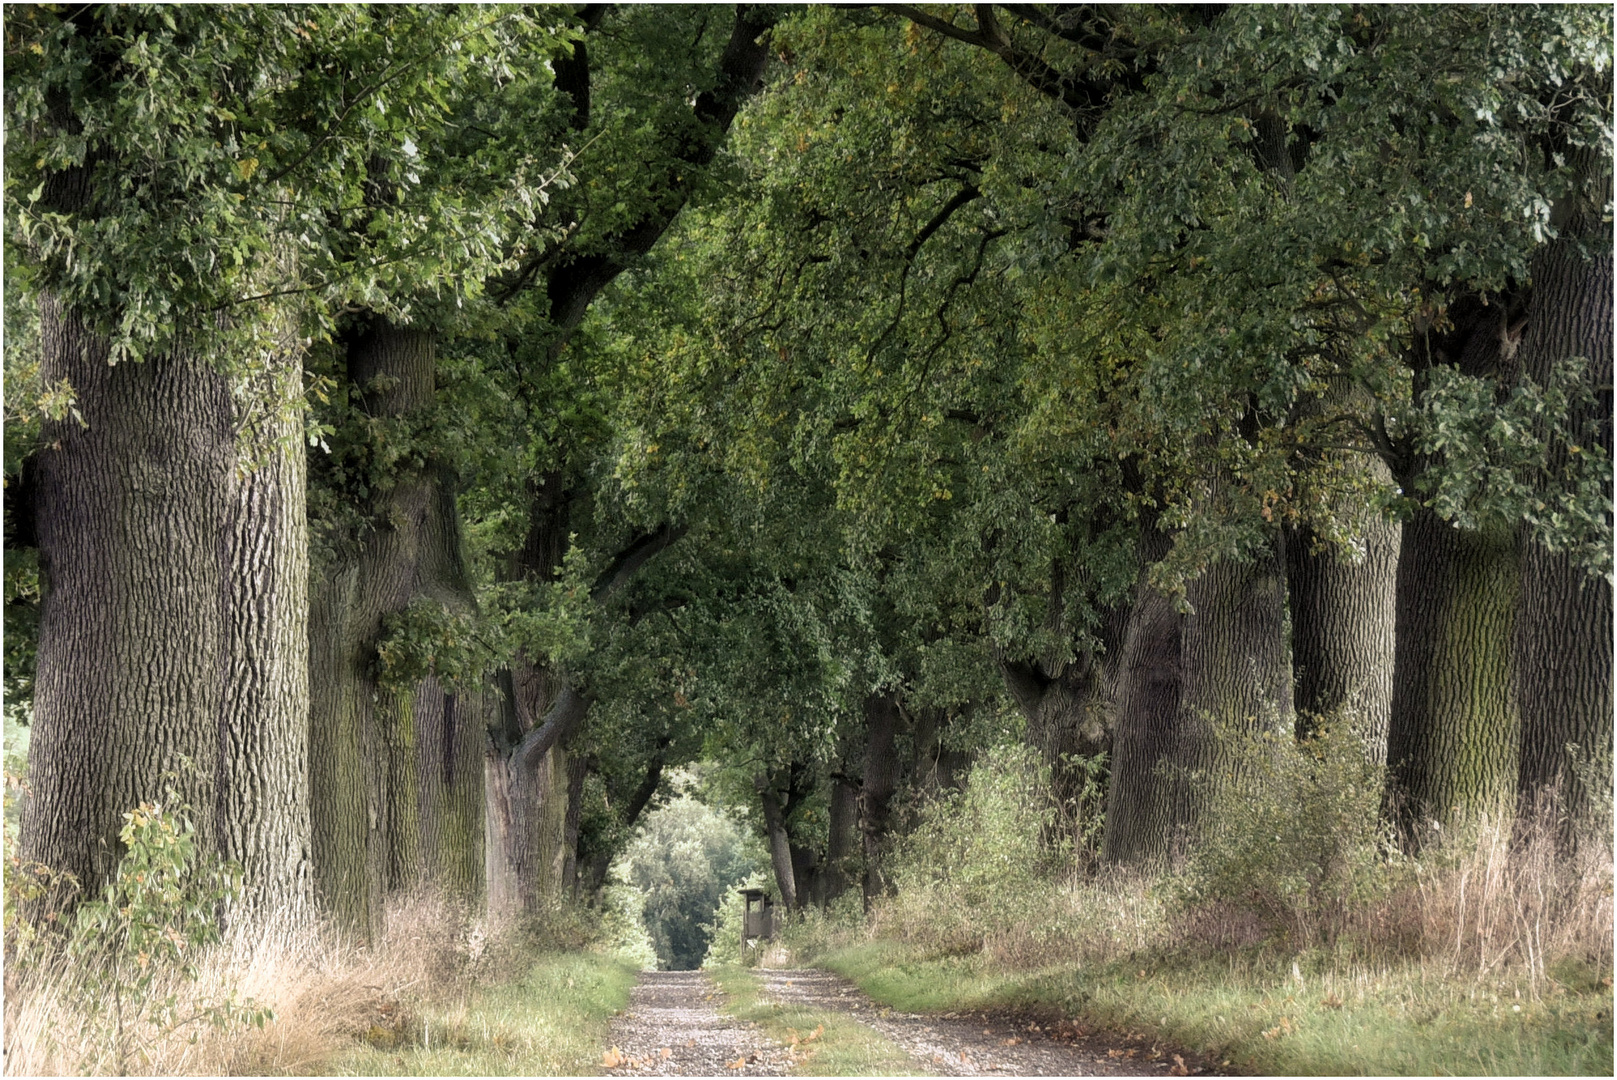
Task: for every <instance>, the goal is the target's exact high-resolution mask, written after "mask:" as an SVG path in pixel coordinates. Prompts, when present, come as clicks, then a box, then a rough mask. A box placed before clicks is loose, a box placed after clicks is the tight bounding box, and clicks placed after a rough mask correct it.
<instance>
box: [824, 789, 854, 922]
mask: <svg viewBox="0 0 1617 1080" xmlns="http://www.w3.org/2000/svg"><path fill="white" fill-rule="evenodd" d="M830 803H831V805H830V807H829V817H830V827H829V834H828V836H827V839H826V847H825V872H824V873H823V874H821V875H820V880H821V882H822V883H823V890H822V892H823V895H822V896H821V897H820V898H819V902H820V904H821V906H822V907H823V906H825V905H827V904H829V903H831V902H832V901H834V900H836V899H837V898H838V897H839V896H841V895H842V894H843V893H844V892H846V891H847V890H848V885H849V883H850V882H852V880H853V879H854V877H855V876H856V874H855V872H854V868H855V866H856V865H857V862H858V858H859V788H858V787H857V786H856V785H854V784H853V783H852V782H850V781H849V780H848V779H847V778H846V777H844V776H840V775H839V776H833V777H832V778H831V793H830Z"/></svg>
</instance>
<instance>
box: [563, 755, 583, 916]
mask: <svg viewBox="0 0 1617 1080" xmlns="http://www.w3.org/2000/svg"><path fill="white" fill-rule="evenodd" d="M588 774H589V758H588V757H586V756H585V755H583V754H571V755H569V758H568V762H567V813H566V815H565V817H564V819H563V821H562V850H563V857H564V861H563V864H562V872H561V888H562V892H563V893H565V894H566V895H567V896H569V897H571V898H572V899H574V900H577V899H578V830H579V825H580V823H581V821H582V819H583V816H584V779H585V777H586V776H587V775H588Z"/></svg>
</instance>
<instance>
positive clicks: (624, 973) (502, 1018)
mask: <svg viewBox="0 0 1617 1080" xmlns="http://www.w3.org/2000/svg"><path fill="white" fill-rule="evenodd" d="M636 974H637V973H636V972H635V971H634V970H633V969H632V968H631V967H630V966H629V965H627V964H624V963H622V962H620V961H618V960H615V959H612V958H609V957H606V956H601V955H599V954H595V953H576V952H575V953H554V954H550V955H546V956H542V957H540V958H539V959H538V960H537V961H536V962H535V963H534V965H533V967H532V968H530V969H529V971H528V973H527V974H526V975H525V976H523V977H522V978H521V979H519V980H517V981H515V982H512V983H506V984H503V985H496V986H487V987H479V988H477V989H474V990H471V991H468V992H467V993H466V995H465V996H464V997H463V998H460V999H457V1000H454V1001H435V1002H426V1003H420V1004H416V1005H414V1006H413V1008H412V1010H411V1012H410V1014H409V1016H408V1017H407V1018H406V1019H405V1021H404V1023H403V1024H402V1025H401V1026H400V1028H399V1030H398V1032H397V1034H396V1036H393V1035H390V1034H389V1033H386V1032H381V1031H377V1032H375V1033H373V1037H372V1039H371V1040H370V1041H371V1042H372V1043H373V1044H374V1045H366V1046H362V1047H356V1048H355V1049H354V1050H353V1051H352V1052H350V1053H348V1054H345V1055H344V1056H343V1057H341V1058H340V1059H338V1060H337V1061H335V1062H333V1063H332V1066H331V1068H330V1075H335V1076H577V1075H582V1074H595V1073H599V1072H601V1071H602V1069H601V1050H602V1047H603V1046H605V1045H606V1037H607V1026H608V1023H609V1022H610V1020H611V1017H612V1016H613V1014H614V1013H617V1012H618V1011H620V1010H622V1009H623V1008H625V1007H626V1006H627V1005H628V1003H629V990H630V989H631V988H632V987H633V986H634V982H635V977H636ZM389 1044H392V1045H389Z"/></svg>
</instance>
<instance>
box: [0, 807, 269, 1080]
mask: <svg viewBox="0 0 1617 1080" xmlns="http://www.w3.org/2000/svg"><path fill="white" fill-rule="evenodd" d="M165 796H166V798H165V801H164V803H162V804H153V803H142V804H141V805H140V806H138V807H136V808H135V809H133V810H131V811H129V812H128V813H126V814H125V815H124V824H123V828H122V829H121V830H120V832H119V840H120V841H121V842H122V844H123V847H124V856H123V858H122V859H121V860H120V862H119V864H118V867H117V870H116V871H115V872H114V874H113V878H112V880H111V881H109V882H108V883H107V885H106V887H105V889H104V891H103V893H102V895H101V896H100V897H99V898H96V899H91V900H83V901H81V902H80V903H79V904H78V906H77V908H76V910H75V911H74V917H73V918H72V919H71V920H64V919H59V918H58V916H59V915H60V914H61V912H62V909H61V908H60V907H59V906H58V905H59V904H60V902H61V901H62V900H63V899H64V895H63V894H64V889H65V886H66V885H67V884H70V883H65V882H64V880H63V879H62V878H61V877H59V876H57V875H52V874H51V873H50V871H48V870H47V869H45V868H44V867H40V866H31V865H27V864H24V863H22V862H21V860H19V859H18V858H17V857H16V856H15V855H14V854H12V853H10V852H8V860H7V861H8V862H9V863H10V864H11V868H12V873H9V874H8V875H7V882H6V886H7V888H6V892H7V896H6V907H7V911H6V930H7V959H8V961H9V962H8V965H7V966H8V969H11V970H10V971H8V975H13V974H14V975H15V977H16V979H17V983H16V984H14V986H26V985H27V984H28V983H29V982H30V981H33V982H34V983H36V984H49V985H50V986H51V989H52V990H53V991H54V994H55V996H56V997H57V998H58V999H59V1001H60V1007H61V1008H62V1009H63V1010H64V1011H65V1012H66V1013H67V1014H68V1015H70V1016H71V1017H73V1018H74V1020H75V1021H76V1023H75V1030H73V1031H71V1032H69V1033H67V1037H68V1038H70V1039H71V1040H73V1041H74V1042H75V1043H76V1051H75V1053H76V1055H78V1056H79V1057H80V1058H81V1061H83V1062H87V1063H88V1066H87V1067H88V1070H89V1071H95V1070H97V1069H99V1067H100V1065H101V1063H102V1062H103V1061H107V1060H110V1061H111V1063H112V1064H113V1065H114V1066H115V1068H116V1070H117V1072H118V1073H120V1074H122V1073H126V1072H127V1071H128V1069H129V1066H130V1064H131V1063H132V1062H136V1061H138V1062H140V1063H141V1064H149V1062H150V1053H151V1050H152V1049H153V1047H154V1045H155V1044H156V1043H158V1042H162V1041H165V1040H169V1039H171V1038H173V1037H175V1036H176V1035H181V1036H184V1037H185V1039H186V1040H187V1041H189V1042H192V1043H194V1042H195V1041H196V1040H197V1034H196V1031H195V1029H194V1028H193V1025H206V1026H212V1027H215V1028H229V1027H233V1026H238V1025H251V1026H256V1027H262V1026H263V1025H264V1024H265V1022H266V1021H268V1020H270V1019H272V1018H273V1016H274V1014H273V1012H272V1011H271V1010H269V1009H268V1008H264V1007H262V1006H260V1005H258V1004H257V1003H256V1002H254V1001H252V1000H251V999H247V1000H238V999H237V996H236V994H235V992H234V990H233V989H229V988H224V989H223V990H222V991H221V992H215V991H217V990H219V989H220V988H217V987H215V988H213V989H211V990H210V989H204V988H203V987H201V986H200V985H199V983H198V976H199V974H200V969H199V967H198V958H199V957H200V956H201V955H202V953H203V952H204V950H205V949H206V948H207V947H208V946H211V945H214V944H215V943H217V942H218V941H219V913H220V911H221V909H222V907H223V906H224V905H227V904H229V903H231V902H233V901H234V900H236V899H237V897H238V896H239V895H240V892H241V871H240V869H239V868H238V867H236V866H235V865H234V864H230V863H226V862H224V861H222V860H219V859H218V858H216V857H212V856H210V855H208V854H207V853H205V852H204V851H202V850H201V849H200V848H199V847H198V843H197V835H196V828H195V826H194V824H193V822H192V817H191V815H192V809H191V807H190V806H189V805H187V804H185V803H184V802H183V801H182V800H181V799H180V797H179V795H178V794H177V793H176V792H175V790H174V788H173V786H172V784H170V785H167V786H166V787H165ZM62 922H67V923H68V925H66V926H61V925H60V924H61V923H62ZM46 1034H47V1037H49V1035H50V1033H49V1032H47V1033H46Z"/></svg>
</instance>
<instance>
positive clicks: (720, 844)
mask: <svg viewBox="0 0 1617 1080" xmlns="http://www.w3.org/2000/svg"><path fill="white" fill-rule="evenodd" d="M763 863H764V858H763V855H762V852H761V851H760V850H759V847H758V844H757V842H756V841H755V840H754V839H753V838H752V837H751V836H750V835H749V833H748V831H747V830H746V829H744V828H743V827H742V826H741V825H740V824H739V823H737V822H736V821H735V820H734V819H733V818H731V817H730V816H729V815H727V814H725V813H723V812H721V811H719V810H715V809H714V808H712V807H710V806H708V805H707V804H705V803H702V802H699V801H698V800H696V799H694V798H692V797H691V796H690V795H681V796H680V797H679V798H676V799H674V800H673V801H671V802H669V803H668V804H667V805H666V806H662V807H659V808H658V809H656V810H654V811H652V812H651V813H650V814H648V815H647V816H646V819H645V823H644V824H643V825H642V826H641V828H640V830H639V833H638V835H637V836H636V837H635V839H634V840H633V841H631V842H630V844H629V846H628V849H627V850H626V851H625V852H624V854H623V856H622V857H621V859H620V860H619V862H618V866H617V870H616V872H617V873H618V874H620V875H621V876H622V878H623V879H624V881H625V882H626V883H627V884H629V885H632V886H633V887H635V888H636V889H638V890H640V891H641V893H643V894H644V896H645V908H644V914H643V915H642V918H643V920H644V922H645V925H646V929H647V931H648V932H649V933H650V935H651V939H652V942H653V943H654V945H655V947H656V951H657V959H658V963H659V965H660V966H661V967H663V968H665V969H673V970H683V969H690V968H695V967H698V966H700V965H701V963H702V958H703V957H704V956H706V955H707V951H708V942H709V940H710V935H711V934H712V932H713V930H712V926H711V924H710V920H711V918H712V916H713V911H714V908H715V907H717V906H718V903H719V900H720V898H721V897H722V896H723V894H724V893H725V892H727V891H729V890H733V889H734V888H736V887H737V883H738V882H740V881H742V880H743V879H745V878H746V877H747V876H748V875H749V874H752V873H753V872H754V871H755V870H756V868H757V867H759V866H760V865H762V864H763Z"/></svg>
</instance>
